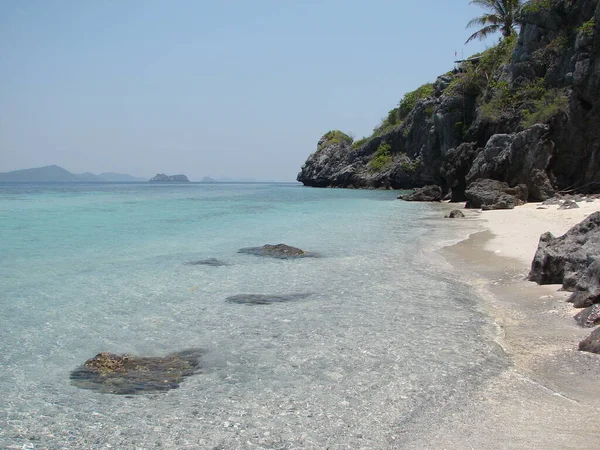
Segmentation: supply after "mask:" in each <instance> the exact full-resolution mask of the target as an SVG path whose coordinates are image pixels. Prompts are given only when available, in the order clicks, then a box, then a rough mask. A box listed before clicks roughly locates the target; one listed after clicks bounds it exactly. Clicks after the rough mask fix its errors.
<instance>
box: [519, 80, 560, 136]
mask: <svg viewBox="0 0 600 450" xmlns="http://www.w3.org/2000/svg"><path fill="white" fill-rule="evenodd" d="M568 107H569V100H568V98H567V95H566V94H565V92H564V91H562V90H561V89H553V90H551V91H548V92H546V93H545V94H544V95H543V96H542V97H541V98H540V99H538V100H536V101H535V102H533V104H532V106H531V109H525V110H524V111H523V120H522V121H521V125H522V126H523V127H525V128H527V127H530V126H532V125H535V124H536V123H545V122H548V121H549V120H550V119H552V118H553V117H555V116H556V115H558V114H560V113H561V112H564V111H566V110H567V108H568Z"/></svg>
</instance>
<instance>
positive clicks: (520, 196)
mask: <svg viewBox="0 0 600 450" xmlns="http://www.w3.org/2000/svg"><path fill="white" fill-rule="evenodd" d="M527 195H528V194H527V186H525V185H519V186H515V187H509V186H508V184H506V183H504V182H502V181H496V180H490V179H483V180H477V181H474V182H473V183H471V184H470V185H469V186H468V188H467V190H466V191H465V196H466V197H467V199H468V202H467V205H466V208H481V209H483V210H490V209H513V208H514V207H515V206H518V205H522V204H523V203H525V202H526V201H527Z"/></svg>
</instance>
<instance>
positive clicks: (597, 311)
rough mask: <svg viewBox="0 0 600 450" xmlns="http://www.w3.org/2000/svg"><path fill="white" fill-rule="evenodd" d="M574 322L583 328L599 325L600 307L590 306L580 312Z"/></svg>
mask: <svg viewBox="0 0 600 450" xmlns="http://www.w3.org/2000/svg"><path fill="white" fill-rule="evenodd" d="M575 320H576V321H577V323H578V324H579V325H581V326H582V327H584V328H592V327H595V326H596V325H598V324H600V305H592V306H590V307H589V308H585V309H584V310H582V311H580V312H579V313H578V314H577V315H576V316H575Z"/></svg>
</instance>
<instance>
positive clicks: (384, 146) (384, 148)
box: [369, 142, 392, 172]
mask: <svg viewBox="0 0 600 450" xmlns="http://www.w3.org/2000/svg"><path fill="white" fill-rule="evenodd" d="M391 149H392V147H391V146H390V144H388V143H385V142H382V143H381V144H380V145H379V147H377V151H376V152H375V155H374V157H373V159H372V160H371V161H370V162H369V169H370V170H371V172H379V171H380V170H381V169H383V168H384V167H386V166H388V165H389V164H390V163H391V162H392V155H391V153H390V150H391Z"/></svg>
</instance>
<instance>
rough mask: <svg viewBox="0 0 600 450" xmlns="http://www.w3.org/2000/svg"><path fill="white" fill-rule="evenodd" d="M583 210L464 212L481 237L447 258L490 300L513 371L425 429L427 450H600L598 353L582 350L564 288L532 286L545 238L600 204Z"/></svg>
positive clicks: (530, 207) (532, 207)
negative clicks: (538, 252)
mask: <svg viewBox="0 0 600 450" xmlns="http://www.w3.org/2000/svg"><path fill="white" fill-rule="evenodd" d="M579 206H580V207H579V209H570V210H558V206H556V205H553V206H547V207H546V206H542V205H540V204H535V203H532V204H527V205H524V206H520V207H517V208H515V209H514V210H496V211H485V212H479V211H470V210H466V211H465V213H466V219H462V220H466V221H468V222H469V226H471V225H473V226H479V228H480V231H477V232H474V233H471V234H470V237H469V238H468V239H466V240H464V241H462V242H460V243H458V244H456V245H453V246H449V247H447V248H445V249H443V250H442V254H444V256H446V258H447V260H448V261H449V262H450V263H451V264H452V265H454V266H455V267H457V268H458V269H460V271H461V272H462V273H464V274H465V276H466V277H467V279H468V283H469V284H471V285H472V286H474V287H475V289H476V290H477V292H478V294H479V295H480V297H481V298H483V299H484V304H483V305H482V309H483V310H484V311H485V312H486V313H487V314H488V315H489V316H490V317H491V318H492V320H493V322H494V324H495V326H496V336H495V339H496V341H497V342H498V344H499V345H500V346H501V347H502V349H503V350H504V351H505V352H506V354H507V355H508V356H509V357H510V359H511V361H512V363H513V365H512V367H511V368H510V369H509V370H507V371H505V372H503V373H502V374H501V375H500V376H498V377H497V378H495V379H493V380H491V381H490V382H489V383H488V384H487V385H486V386H484V387H483V389H482V390H481V392H480V395H479V396H477V397H476V398H473V399H470V400H471V401H468V402H466V404H461V405H456V409H455V410H454V411H452V413H451V414H448V412H447V411H446V412H440V417H441V422H442V423H443V425H442V426H441V427H439V428H438V429H437V430H433V431H432V430H428V432H427V435H428V438H427V440H426V441H427V443H428V444H427V447H425V448H445V449H465V448H473V449H478V448H488V449H523V448H527V449H591V448H600V444H598V442H600V430H599V429H598V427H596V426H595V424H593V423H590V419H589V418H591V417H597V416H598V414H600V401H599V399H598V397H597V395H596V393H597V392H598V390H599V389H600V355H595V354H591V353H586V352H580V351H578V349H577V346H578V343H579V341H580V340H581V339H583V338H584V337H586V336H587V335H589V334H590V332H591V329H583V328H580V327H579V326H577V324H576V323H575V321H574V320H573V318H572V317H573V316H574V315H575V313H576V312H577V310H575V309H574V308H573V307H572V306H571V305H570V304H568V303H566V302H565V299H566V298H567V297H568V293H565V292H561V291H559V289H560V286H558V285H550V286H538V285H537V284H535V283H532V282H529V281H527V280H526V276H527V274H528V272H529V267H530V264H531V260H532V259H533V256H534V254H535V251H536V249H537V245H538V240H539V236H540V235H541V234H542V233H544V232H546V231H550V232H552V233H553V234H554V235H555V236H560V235H562V234H564V233H565V232H566V231H568V230H569V229H570V228H571V227H572V226H574V225H576V224H577V223H579V222H581V221H582V220H583V219H584V218H585V217H587V216H588V215H590V214H592V213H593V212H596V211H599V210H600V201H596V202H590V203H586V202H581V203H579ZM429 444H430V445H429ZM419 445H422V443H420V444H419ZM418 447H419V446H418V445H415V446H413V447H411V448H418ZM421 448H423V447H421Z"/></svg>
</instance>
